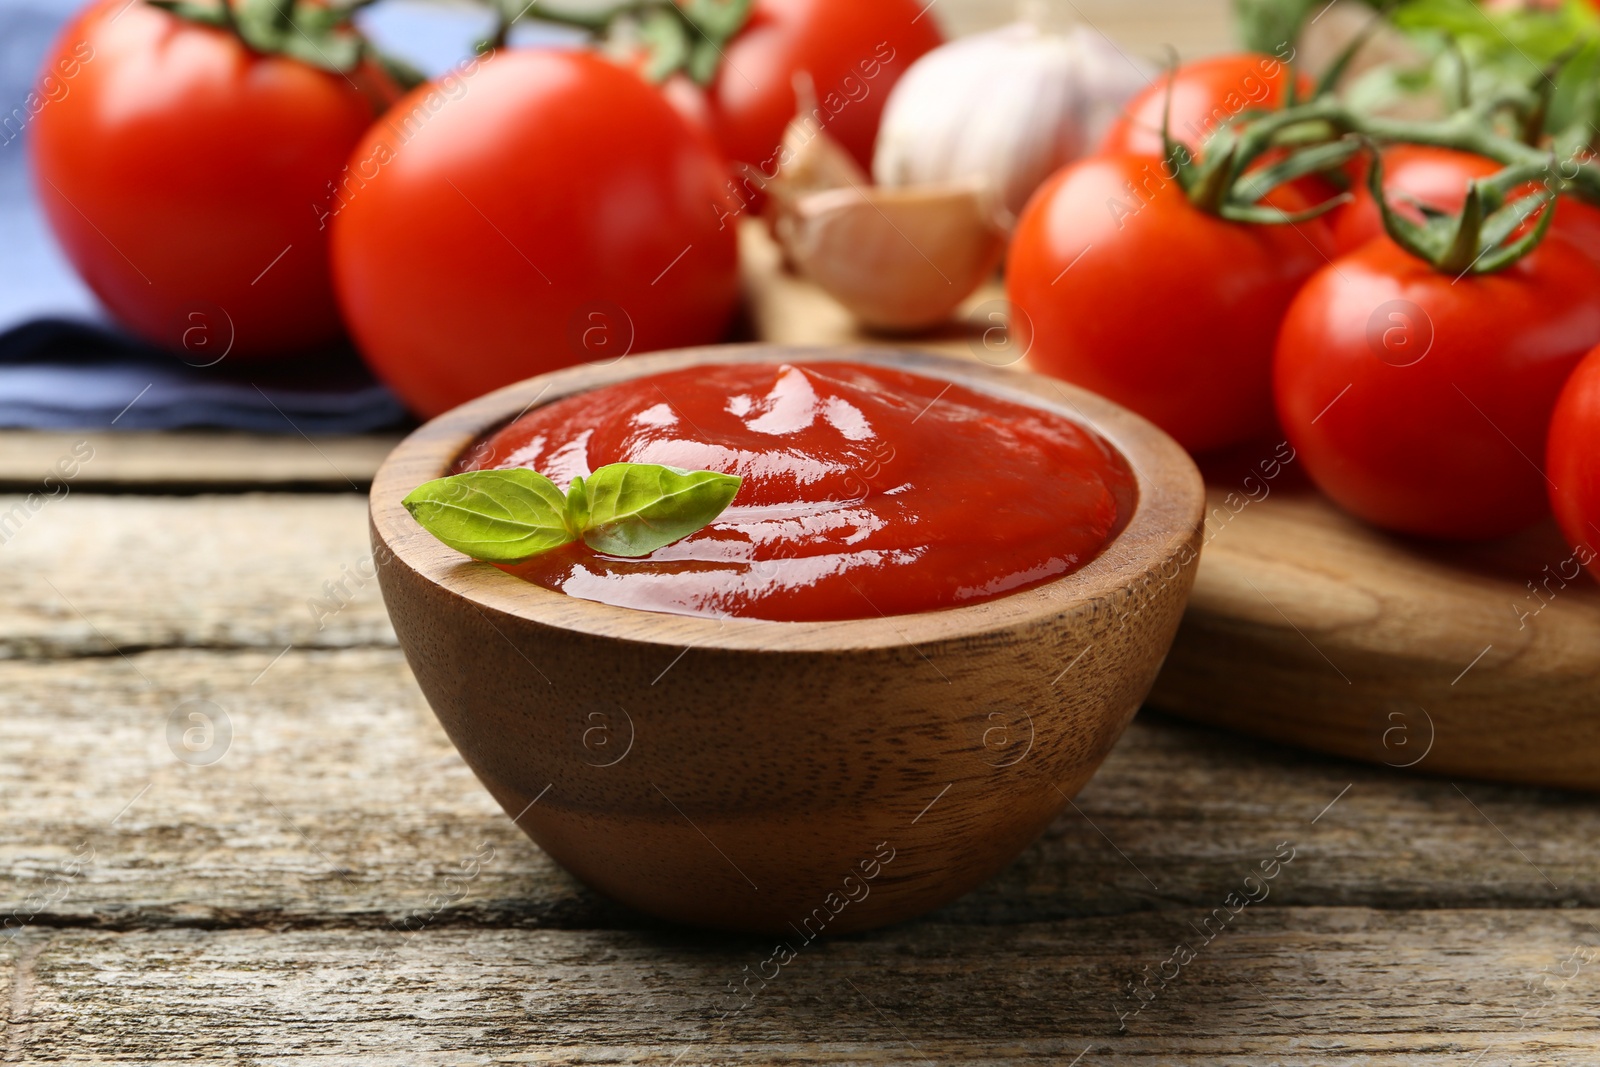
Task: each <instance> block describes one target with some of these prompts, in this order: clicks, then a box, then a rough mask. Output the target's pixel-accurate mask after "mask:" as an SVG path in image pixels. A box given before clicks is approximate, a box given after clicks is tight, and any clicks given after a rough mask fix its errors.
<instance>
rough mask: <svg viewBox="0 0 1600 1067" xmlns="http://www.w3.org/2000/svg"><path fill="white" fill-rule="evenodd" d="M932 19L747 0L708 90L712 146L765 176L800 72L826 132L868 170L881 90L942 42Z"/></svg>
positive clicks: (896, 6) (907, 1)
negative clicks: (747, 11)
mask: <svg viewBox="0 0 1600 1067" xmlns="http://www.w3.org/2000/svg"><path fill="white" fill-rule="evenodd" d="M935 18H936V15H935V14H934V13H933V12H932V11H930V10H928V9H927V7H926V5H925V4H924V3H922V2H919V0H756V3H755V7H754V9H753V10H752V12H751V15H750V21H749V22H748V23H746V24H745V27H744V29H742V30H741V31H740V32H739V33H738V34H737V35H736V36H735V37H734V38H733V40H732V41H730V42H728V45H727V47H726V48H725V49H724V51H725V53H726V57H725V59H724V60H723V63H722V65H721V66H720V67H719V68H718V73H717V76H716V80H715V81H714V82H713V83H712V85H711V87H710V90H709V100H710V108H711V114H712V131H713V133H714V134H715V135H716V137H717V141H718V143H720V144H721V145H722V149H723V151H724V152H725V153H727V155H728V158H729V159H731V160H735V161H738V162H743V163H747V164H749V165H750V166H752V167H756V168H757V169H759V170H761V171H762V172H763V173H765V174H766V175H767V176H768V177H770V176H771V175H772V173H773V169H774V167H775V165H776V156H777V152H778V148H779V146H780V144H781V143H782V141H783V131H784V129H785V128H786V127H787V126H788V125H789V122H790V121H791V120H792V119H793V118H794V117H795V114H796V112H797V111H798V110H799V108H798V105H797V103H796V97H795V87H794V81H795V75H796V74H799V73H801V72H805V73H807V74H809V75H810V77H811V81H812V83H813V86H814V88H815V91H816V96H817V103H818V107H819V108H820V109H821V110H822V111H823V113H824V115H825V118H826V122H825V128H826V129H827V131H828V133H830V134H831V135H832V136H833V137H834V138H836V139H837V140H838V141H839V142H840V143H841V144H843V145H844V147H845V148H846V149H848V150H849V151H850V154H851V155H853V156H854V157H855V158H856V161H857V162H858V163H860V164H861V165H862V167H863V168H865V169H867V170H869V171H870V170H871V169H872V152H873V147H874V144H875V142H876V140H877V136H878V122H879V119H880V118H881V116H882V114H883V105H884V104H885V103H886V102H887V101H888V99H889V90H890V89H892V88H894V83H895V82H897V81H898V80H899V79H900V76H901V75H902V74H904V73H905V71H906V68H907V67H909V66H911V64H912V63H913V62H915V61H916V60H917V58H918V57H920V56H922V55H924V54H925V53H927V52H931V51H932V50H933V49H935V48H937V47H938V46H939V45H941V44H943V43H944V38H943V36H942V35H941V34H940V32H939V27H938V24H937V23H936V22H935Z"/></svg>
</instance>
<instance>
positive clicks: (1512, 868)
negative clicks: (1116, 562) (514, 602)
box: [0, 0, 1600, 1067]
mask: <svg viewBox="0 0 1600 1067" xmlns="http://www.w3.org/2000/svg"><path fill="white" fill-rule="evenodd" d="M996 7H997V5H994V4H992V3H985V2H982V0H943V7H942V8H941V10H942V11H943V12H944V17H945V18H946V20H947V21H948V22H949V23H951V24H952V25H954V26H955V27H957V28H959V29H970V28H973V27H975V26H977V25H981V24H984V23H987V22H992V21H995V19H996V17H998V16H997V15H996ZM1222 7H1223V5H1222V4H1221V3H1216V2H1203V3H1189V4H1179V3H1157V2H1124V3H1113V2H1111V0H1102V2H1099V3H1084V4H1082V5H1081V6H1080V7H1079V10H1080V11H1082V12H1083V14H1085V15H1086V16H1087V17H1089V18H1090V20H1091V21H1094V22H1096V24H1101V25H1104V26H1105V27H1106V28H1107V29H1108V30H1110V31H1112V32H1115V33H1116V34H1118V35H1119V36H1121V37H1122V38H1123V39H1125V40H1128V41H1130V42H1133V43H1134V44H1136V45H1139V46H1149V45H1151V44H1153V43H1155V42H1157V41H1159V40H1161V39H1171V40H1176V41H1178V42H1179V43H1180V44H1183V45H1184V46H1185V48H1186V50H1191V51H1200V50H1204V49H1206V48H1214V47H1218V46H1221V45H1222V44H1223V43H1225V40H1226V33H1225V27H1224V26H1223V24H1222V21H1221V17H1220V13H1221V9H1222ZM79 441H86V442H88V444H89V446H90V447H92V448H93V450H94V453H93V457H92V459H90V460H89V461H88V462H86V463H84V464H83V465H82V468H81V470H80V472H79V473H78V475H77V477H76V478H74V479H73V480H72V482H71V484H70V493H68V494H66V495H64V496H62V495H60V491H59V489H55V487H54V486H52V487H46V486H45V485H43V484H42V483H43V478H44V475H45V472H46V469H47V468H48V467H50V466H51V465H52V464H54V463H55V461H56V460H57V459H58V458H60V457H62V456H64V455H68V454H70V453H71V452H72V451H73V448H74V446H75V445H76V444H77V442H79ZM391 443H392V441H390V440H386V439H382V438H362V439H348V440H338V439H319V440H317V441H315V442H312V441H309V440H306V439H302V438H300V437H295V436H286V437H283V438H278V439H262V438H249V437H242V436H230V435H218V434H173V435H164V436H139V435H126V434H111V433H103V432H89V431H86V432H84V433H81V434H66V435H59V434H17V433H9V434H0V494H4V495H0V542H3V543H0V709H3V710H0V871H3V872H4V875H3V878H0V914H3V915H4V916H5V918H4V922H3V927H4V930H5V936H4V937H3V938H0V1018H4V1019H5V1021H6V1022H5V1031H4V1034H3V1036H0V1060H3V1061H5V1062H25V1063H33V1062H38V1063H44V1062H74V1063H92V1062H107V1061H117V1062H129V1063H137V1062H147V1063H157V1062H160V1063H166V1062H174V1061H179V1060H183V1061H193V1062H201V1063H240V1062H245V1063H262V1064H265V1063H279V1062H288V1061H291V1060H302V1059H316V1058H320V1059H323V1060H325V1061H328V1062H338V1063H344V1062H359V1063H364V1064H382V1063H393V1064H408V1065H410V1064H435V1063H438V1064H444V1063H451V1064H454V1063H520V1062H549V1063H557V1062H559V1063H596V1064H598V1063H608V1064H610V1063H634V1064H661V1065H672V1064H684V1065H691V1064H709V1063H750V1064H755V1063H775V1062H786V1063H818V1064H821V1063H831V1064H849V1063H900V1062H904V1063H924V1064H931V1063H943V1062H951V1061H957V1060H959V1061H970V1062H975V1063H995V1064H998V1063H1015V1062H1025V1061H1026V1062H1041V1063H1045V1062H1048V1063H1058V1064H1063V1065H1081V1067H1100V1065H1111V1064H1133V1063H1140V1064H1153V1065H1164V1064H1184V1065H1208V1067H1224V1065H1236V1064H1251V1065H1265V1064H1286V1065H1296V1067H1313V1065H1323V1064H1404V1065H1407V1067H1421V1065H1435V1064H1437V1065H1446V1064H1449V1065H1456V1067H1491V1065H1501V1064H1518V1065H1538V1064H1551V1065H1557V1064H1559V1065H1574V1067H1576V1065H1582V1067H1592V1065H1594V1064H1595V1063H1597V1062H1600V1029H1597V1026H1596V1018H1597V1015H1600V856H1597V854H1596V851H1595V847H1594V843H1595V841H1596V840H1597V839H1600V801H1597V800H1596V799H1595V798H1591V797H1586V796H1578V795H1572V794H1565V793H1559V792H1552V791H1540V790H1534V789H1517V788H1507V787H1499V786H1488V785H1483V784H1480V783H1473V782H1465V781H1463V782H1448V781H1435V780H1427V779H1420V778H1415V777H1408V776H1406V775H1404V774H1402V773H1400V772H1396V771H1391V770H1387V769H1384V768H1374V767H1369V766H1364V765H1359V764H1353V763H1347V762H1342V761H1339V760H1334V759H1329V758H1324V757H1315V756H1309V755H1305V754H1302V753H1298V752H1295V751H1291V750H1286V749H1282V748H1277V747H1273V746H1270V745H1267V744H1263V743H1259V742H1255V741H1250V740H1246V739H1242V738H1240V737H1237V736H1232V735H1228V734H1224V733H1219V732H1215V731H1212V730H1208V729H1201V728H1197V727H1193V726H1189V725H1185V724H1182V723H1180V722H1178V721H1176V720H1173V719H1169V718H1164V717H1162V716H1161V715H1159V714H1156V713H1152V712H1148V711H1147V712H1146V713H1144V714H1143V715H1142V716H1141V718H1140V719H1139V720H1138V721H1137V722H1136V723H1135V725H1134V727H1133V728H1132V729H1131V730H1130V732H1129V733H1128V735H1127V736H1126V737H1125V738H1124V740H1123V741H1122V742H1121V744H1120V745H1119V746H1118V747H1117V749H1116V751H1115V752H1114V753H1113V755H1112V757H1111V759H1110V760H1109V762H1108V763H1107V764H1106V766H1105V768H1104V770H1103V771H1102V772H1101V773H1100V775H1099V776H1098V777H1097V778H1095V780H1094V781H1093V782H1092V783H1091V784H1090V785H1089V787H1088V788H1087V789H1086V790H1085V791H1084V792H1083V794H1082V795H1081V796H1080V797H1079V798H1078V800H1077V802H1076V804H1074V805H1073V806H1072V807H1070V808H1069V809H1068V810H1067V811H1066V813H1065V814H1064V815H1063V816H1062V817H1061V819H1060V820H1059V821H1058V822H1057V823H1056V824H1055V825H1054V826H1053V827H1052V828H1051V829H1050V830H1049V832H1048V833H1046V834H1045V835H1044V837H1043V838H1042V839H1041V840H1040V841H1038V842H1037V843H1036V844H1035V845H1034V846H1033V847H1032V848H1030V849H1029V850H1028V852H1027V853H1026V854H1025V855H1024V856H1023V857H1022V858H1021V859H1019V860H1018V861H1017V862H1016V863H1015V864H1013V865H1012V866H1011V867H1010V868H1009V869H1008V870H1007V871H1006V872H1005V873H1003V874H1002V875H1001V876H1000V877H998V878H996V879H995V880H994V881H992V882H991V883H990V884H988V885H986V886H983V887H982V888H980V889H979V890H978V891H976V892H974V893H973V894H971V895H970V896H968V897H966V898H965V899H963V900H960V901H958V902H957V903H955V904H953V905H951V906H950V907H948V908H946V909H944V910H943V911H941V912H938V913H936V914H934V915H932V916H929V917H927V918H925V919H922V920H920V921H917V922H913V923H909V924H906V925H903V926H900V927H896V928H893V929H889V930H883V931H878V932H875V933H870V934H863V935H858V936H852V937H845V938H840V939H837V940H831V941H827V942H822V943H818V944H816V945H814V946H812V947H810V948H808V949H807V950H806V951H805V952H804V953H803V954H802V955H801V957H800V958H799V959H798V960H796V961H795V962H794V963H792V964H791V965H789V966H788V967H785V968H784V969H783V970H782V971H781V973H780V974H778V975H777V976H776V977H773V978H770V980H766V981H763V980H761V979H760V978H753V977H752V975H755V974H756V973H757V972H758V971H759V970H760V964H761V961H763V960H764V959H766V958H767V956H768V955H769V952H770V946H768V945H767V944H766V943H765V942H763V941H762V940H759V939H750V938H735V937H723V936H712V935H707V934H702V933H696V932H693V931H685V930H679V929H669V928H663V927H661V926H658V925H655V924H652V923H650V922H648V921H645V920H642V919H640V918H639V917H638V916H636V915H633V914H630V913H628V912H626V911H623V910H621V909H619V908H618V907H616V906H614V905H611V904H609V903H608V902H606V901H605V900H603V899H600V898H598V897H596V896H595V895H594V894H593V893H590V892H589V891H587V890H586V889H584V887H582V886H581V885H579V884H577V883H576V882H574V881H573V880H572V879H571V878H570V877H568V876H567V875H566V874H564V873H563V872H562V871H560V870H559V869H557V868H556V867H555V866H554V865H553V864H552V863H551V862H550V861H549V860H548V859H547V858H546V857H545V856H544V855H543V854H542V853H541V852H540V851H539V850H538V849H537V848H536V847H535V846H533V845H532V844H531V843H530V842H529V841H528V840H527V839H525V838H524V837H523V836H522V835H521V834H520V833H518V832H517V831H516V829H515V828H514V827H513V826H512V824H511V822H510V820H508V819H507V818H506V817H505V816H504V815H503V814H502V813H501V812H500V811H499V810H498V809H497V808H496V807H495V805H494V804H493V803H492V802H491V801H490V799H489V797H488V795H487V794H486V793H485V792H484V791H483V790H482V788H480V787H479V785H478V784H477V782H476V781H475V780H474V779H473V778H472V776H471V774H470V773H469V772H468V771H467V769H466V767H465V766H464V765H463V764H462V762H461V760H460V759H459V758H458V757H457V756H456V754H455V752H454V750H453V749H452V748H451V746H450V744H449V742H448V741H447V739H446V738H445V736H444V734H443V733H442V731H441V730H440V729H439V727H438V725H437V723H436V722H435V721H434V718H433V716H432V714H431V713H430V712H429V710H428V708H427V706H426V705H425V704H424V702H423V700H422V698H421V696H420V694H419V693H418V692H417V690H416V687H415V685H414V684H413V682H412V680H411V677H410V675H409V672H408V671H407V668H406V665H405V662H404V659H403V658H402V656H401V654H400V652H399V651H398V649H397V648H396V646H395V643H394V637H393V634H392V632H391V630H390V628H389V624H388V621H387V619H386V617H385V615H384V611H383V605H382V602H381V599H380V597H379V595H378V591H377V589H376V587H375V584H374V583H373V581H372V580H371V578H370V574H371V571H370V570H369V569H368V566H369V553H368V548H367V544H366V529H365V500H364V497H363V495H362V490H363V489H364V488H365V485H366V482H367V480H368V479H369V478H370V476H371V474H372V471H373V470H374V469H375V467H376V464H377V462H378V461H379V460H380V459H381V457H382V455H383V454H384V452H385V451H386V450H387V448H388V447H389V445H390V444H391ZM80 454H81V452H80ZM52 489H55V491H56V492H57V494H58V495H57V496H56V497H54V498H49V499H46V498H43V497H35V498H33V499H31V500H30V498H29V496H28V494H34V493H46V492H50V491H51V490H52ZM19 506H20V509H21V510H20V511H19V510H17V509H18V507H19ZM1263 861H1268V862H1269V864H1274V862H1275V866H1272V867H1271V869H1273V870H1274V871H1275V877H1274V878H1272V879H1271V880H1270V881H1267V882H1263V881H1260V880H1254V879H1248V876H1249V875H1250V874H1251V872H1252V871H1258V870H1259V869H1260V865H1261V864H1262V862H1263ZM747 990H748V993H747V992H746V991H747Z"/></svg>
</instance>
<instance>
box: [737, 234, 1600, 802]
mask: <svg viewBox="0 0 1600 1067" xmlns="http://www.w3.org/2000/svg"><path fill="white" fill-rule="evenodd" d="M741 236H742V248H743V252H744V257H745V272H746V279H745V285H746V293H747V304H748V307H749V314H750V319H751V325H752V328H753V329H754V330H755V331H756V333H757V335H758V336H759V337H760V338H761V339H762V340H766V341H780V342H785V343H789V344H836V343H849V344H862V343H872V342H873V341H877V342H880V343H893V344H900V345H911V346H914V347H917V348H929V349H934V350H937V351H945V352H953V353H958V354H967V355H970V356H972V358H984V359H985V360H986V361H988V362H991V363H997V364H1004V363H1005V362H1007V360H1008V359H1009V357H1008V356H1007V355H1006V350H1005V348H1004V347H1003V346H999V347H997V346H995V345H994V344H993V341H994V340H995V338H996V337H998V336H999V335H997V334H994V333H987V336H986V332H987V331H991V330H992V329H993V327H994V326H995V325H996V324H997V323H1000V322H1003V318H1001V319H995V318H992V317H991V316H992V315H993V314H994V313H996V312H997V311H999V312H1001V313H1002V314H1003V292H1002V291H1001V289H1000V287H999V286H998V285H995V286H993V287H991V288H990V289H988V290H986V291H984V292H981V293H979V294H978V295H976V296H975V297H974V298H973V299H972V300H970V301H968V303H967V305H966V306H965V307H964V309H963V314H962V316H961V319H960V321H958V322H957V323H954V324H952V325H951V326H950V327H947V328H945V329H942V330H941V331H939V332H937V333H935V334H932V335H927V336H920V337H911V338H883V337H876V338H874V337H872V336H870V335H864V334H862V333H861V332H860V331H859V330H858V329H857V327H856V326H855V324H854V323H853V321H852V320H851V318H850V315H849V313H848V312H846V311H845V310H844V308H842V307H841V306H840V305H838V304H837V303H835V302H834V301H833V300H832V299H830V298H829V297H828V296H827V294H825V293H823V292H822V291H821V290H819V289H817V288H816V287H815V286H813V285H811V284H809V283H807V282H805V281H803V280H801V279H799V278H796V277H794V276H793V275H791V274H786V273H784V272H783V270H782V268H781V264H780V262H779V259H780V257H779V255H778V253H777V250H776V248H775V247H774V246H773V245H772V242H771V241H770V240H768V239H767V237H766V235H765V232H764V231H763V230H761V229H760V228H759V227H758V226H754V225H751V226H747V227H746V229H745V230H744V231H743V232H742V235H741ZM1015 365H1016V366H1018V367H1025V366H1026V361H1019V362H1017V363H1016V364H1015ZM1289 454H1290V453H1289V452H1288V451H1287V448H1286V446H1283V450H1282V451H1280V446H1278V445H1277V444H1275V443H1273V442H1267V443H1264V444H1262V445H1260V446H1257V447H1255V448H1254V449H1244V450H1241V452H1240V453H1239V455H1238V456H1237V457H1233V458H1230V459H1229V460H1226V461H1221V462H1218V463H1216V464H1214V465H1213V466H1212V469H1209V470H1208V471H1207V480H1208V482H1209V483H1210V485H1211V498H1212V499H1211V508H1210V511H1209V515H1208V519H1207V531H1206V536H1207V544H1206V548H1205V550H1204V552H1203V553H1202V555H1201V561H1200V572H1199V577H1198V580H1197V581H1196V584H1195V589H1194V594H1193V597H1192V599H1191V600H1190V604H1189V610H1188V613H1187V615H1185V617H1184V623H1183V627H1182V629H1181V630H1180V632H1179V634H1178V639H1177V642H1176V644H1175V645H1174V646H1173V649H1172V653H1171V655H1170V656H1169V657H1168V660H1167V665H1166V668H1165V669H1164V671H1163V672H1162V675H1161V678H1160V679H1159V680H1158V681H1157V683H1156V689H1155V692H1154V693H1153V694H1152V695H1151V698H1150V700H1151V703H1152V704H1153V705H1154V706H1156V707H1160V708H1163V709H1166V710H1169V711H1172V712H1175V713H1177V714H1179V715H1183V716H1186V717H1188V718H1192V719H1197V720H1200V721H1202V722H1207V723H1212V724H1215V725H1219V726H1224V727H1228V728H1230V729H1234V730H1239V731H1242V732H1244V733H1249V734H1254V735H1257V736H1260V737H1265V738H1269V739H1272V740H1275V741H1282V742H1286V743H1289V744H1295V745H1301V746H1304V747H1307V748H1312V749H1316V750H1319V751H1323V752H1328V753H1333V754H1335V755H1341V756H1348V757H1351V758H1354V759H1359V760H1364V761H1368V762H1373V763H1380V764H1386V765H1388V766H1391V767H1395V768H1399V769H1406V770H1412V771H1418V772H1422V773H1426V774H1435V775H1442V776H1461V777H1468V778H1485V779H1496V780H1501V781H1510V782H1525V783H1531V784H1539V785H1554V786H1565V787H1572V788H1579V789H1588V790H1600V584H1596V583H1595V582H1594V581H1593V580H1592V579H1590V578H1588V577H1587V576H1585V575H1582V574H1578V573H1577V566H1576V562H1575V561H1574V560H1573V553H1572V551H1571V550H1570V549H1569V548H1568V547H1567V546H1566V544H1565V543H1564V542H1563V541H1562V539H1561V537H1560V535H1559V533H1558V532H1557V531H1556V529H1555V527H1554V524H1546V525H1544V526H1541V527H1539V528H1537V529H1535V530H1531V531H1528V532H1527V533H1525V534H1523V535H1520V536H1518V537H1516V538H1513V539H1511V540H1508V541H1505V542H1500V543H1495V544H1492V545H1476V546H1449V545H1438V544H1430V543H1424V542H1419V541H1411V540H1407V539H1403V538H1397V537H1391V536H1388V535H1386V534H1383V533H1381V532H1379V531H1377V530H1374V529H1372V528H1371V527H1368V526H1366V525H1364V524H1362V523H1360V522H1358V521H1356V520H1354V519H1352V518H1350V517H1349V516H1347V515H1345V514H1343V513H1342V512H1340V511H1339V510H1338V509H1337V508H1335V507H1334V506H1333V505H1332V504H1330V503H1329V502H1328V501H1327V500H1326V499H1324V498H1323V497H1321V496H1320V495H1319V494H1318V493H1316V492H1315V490H1314V489H1312V488H1311V487H1310V486H1309V485H1308V484H1307V483H1306V482H1305V481H1304V478H1303V472H1301V471H1300V470H1298V469H1297V467H1296V465H1295V463H1294V462H1293V461H1290V462H1287V463H1280V464H1278V466H1276V467H1270V466H1269V468H1268V469H1270V470H1273V471H1275V472H1276V477H1274V478H1271V479H1267V478H1264V477H1263V476H1262V474H1261V468H1260V464H1261V463H1262V461H1270V460H1272V459H1274V458H1280V457H1282V456H1286V455H1289Z"/></svg>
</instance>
